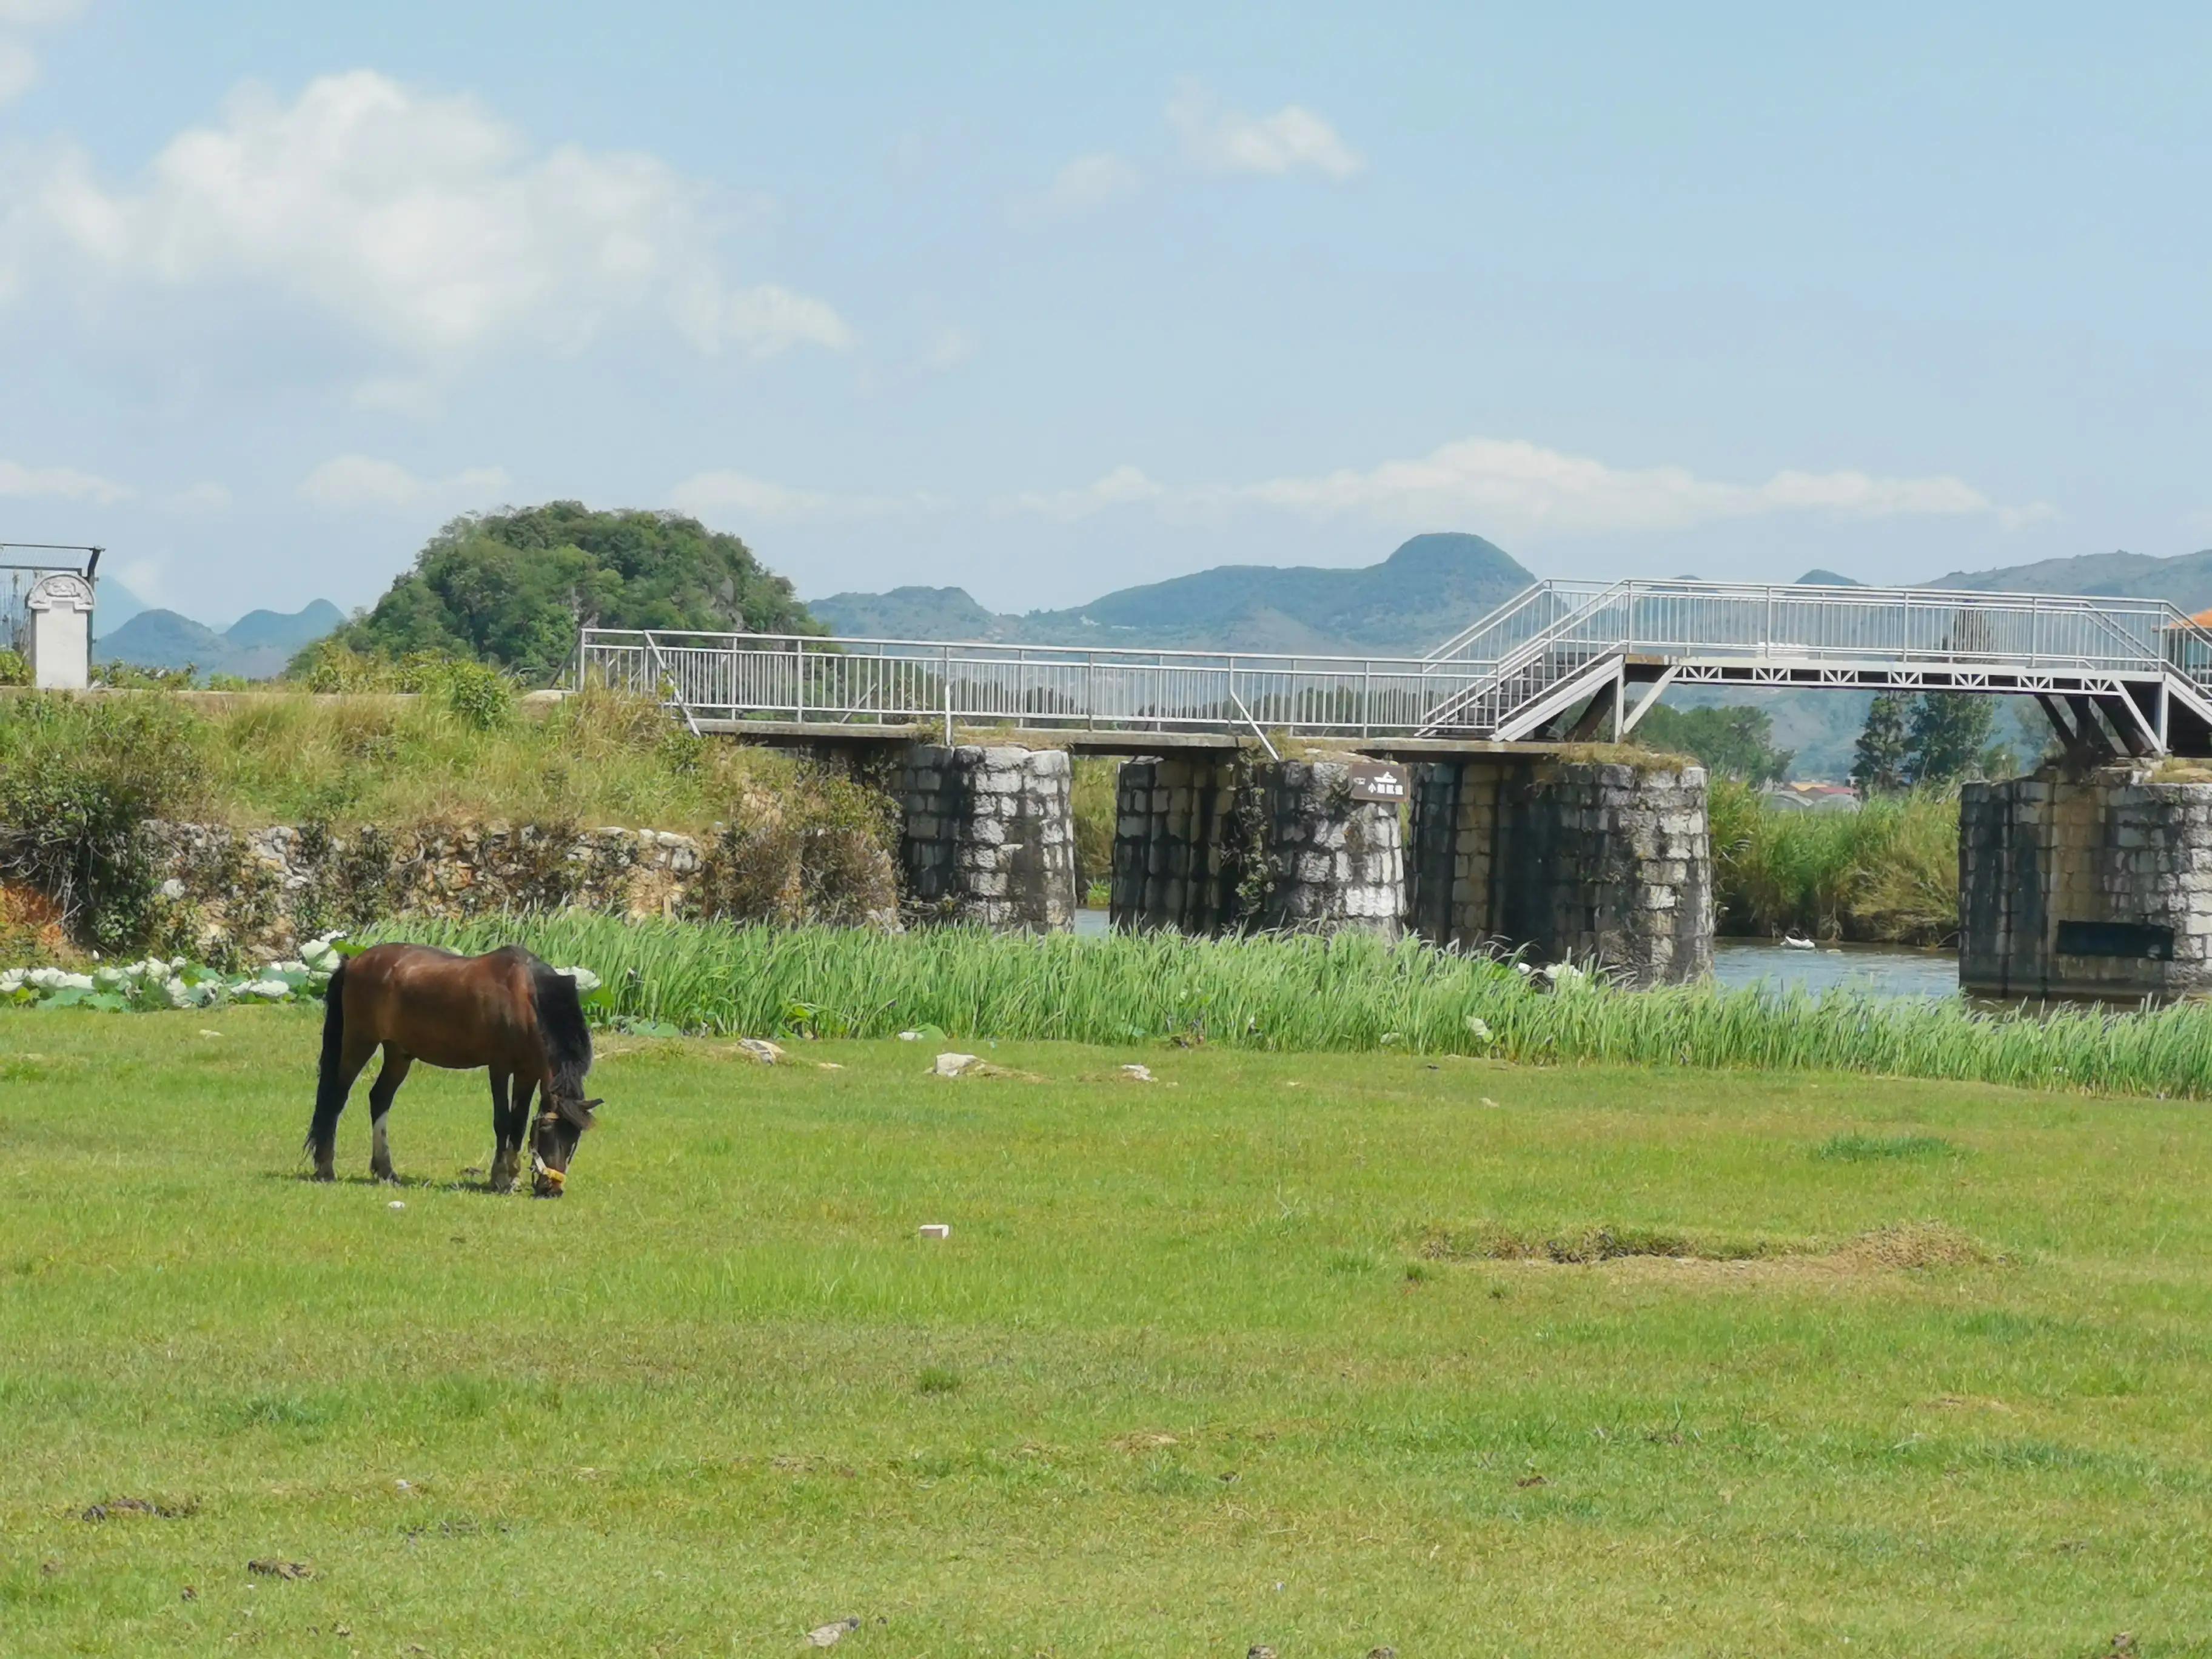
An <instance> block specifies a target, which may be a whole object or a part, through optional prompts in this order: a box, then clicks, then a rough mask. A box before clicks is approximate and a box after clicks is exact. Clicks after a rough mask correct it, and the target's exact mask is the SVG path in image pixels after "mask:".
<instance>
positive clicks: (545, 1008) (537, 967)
mask: <svg viewBox="0 0 2212 1659" xmlns="http://www.w3.org/2000/svg"><path fill="white" fill-rule="evenodd" d="M530 977H531V984H532V994H533V997H534V999H535V1000H536V1002H537V1004H538V1035H539V1036H542V1037H543V1038H544V1041H545V1057H546V1059H547V1060H550V1061H551V1062H552V1069H553V1085H554V1087H555V1088H556V1089H557V1090H559V1091H561V1093H562V1095H564V1096H566V1097H569V1098H572V1099H573V1098H575V1097H580V1096H581V1095H582V1093H583V1092H584V1074H585V1073H586V1072H588V1071H590V1070H591V1069H592V1028H591V1027H590V1026H588V1025H586V1024H585V1023H584V1003H583V999H582V998H580V997H579V996H578V995H577V994H576V981H574V980H573V979H571V978H569V977H568V975H566V974H562V973H556V972H555V971H554V970H553V969H550V968H549V967H547V966H546V965H545V964H544V963H542V962H540V961H539V960H538V958H537V957H531V958H530Z"/></svg>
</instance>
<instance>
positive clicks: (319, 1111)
mask: <svg viewBox="0 0 2212 1659" xmlns="http://www.w3.org/2000/svg"><path fill="white" fill-rule="evenodd" d="M345 971H346V970H345V963H343V962H342V963H338V965H337V968H336V969H334V970H333V971H332V972H331V982H330V983H329V984H328V985H326V986H325V987H323V1068H322V1071H321V1073H320V1074H319V1076H318V1078H317V1079H316V1083H315V1120H314V1121H313V1122H312V1123H310V1124H309V1125H308V1126H307V1150H308V1151H309V1152H313V1154H314V1155H315V1163H316V1164H317V1166H318V1167H319V1168H327V1167H328V1166H329V1164H330V1162H331V1156H332V1155H333V1154H334V1153H335V1152H336V1151H337V1141H338V1115H339V1114H340V1113H341V1112H343V1111H344V1110H345V1103H346V1095H347V1092H348V1091H347V1087H346V1085H347V1083H348V1082H349V1079H347V1078H346V1077H345V1075H344V1073H343V1061H344V1054H345Z"/></svg>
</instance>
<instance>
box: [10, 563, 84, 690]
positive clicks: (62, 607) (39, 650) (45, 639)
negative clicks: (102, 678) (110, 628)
mask: <svg viewBox="0 0 2212 1659" xmlns="http://www.w3.org/2000/svg"><path fill="white" fill-rule="evenodd" d="M23 608H24V609H25V610H27V611H29V612H30V613H31V684H33V685H35V686H38V687H39V688H40V689H41V690H50V691H82V690H84V688H85V687H86V686H88V685H89V684H91V683H92V584H91V583H90V582H88V581H87V580H85V579H84V578H83V577H82V576H79V575H76V574H72V573H71V572H69V571H66V570H56V571H53V572H51V573H50V574H46V575H44V576H41V577H40V578H39V580H37V581H35V582H33V583H32V584H31V592H30V596H29V597H28V598H27V599H25V600H24V601H23Z"/></svg>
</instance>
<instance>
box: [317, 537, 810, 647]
mask: <svg viewBox="0 0 2212 1659" xmlns="http://www.w3.org/2000/svg"><path fill="white" fill-rule="evenodd" d="M591 626H598V627H602V628H653V629H670V630H675V631H681V630H684V629H700V630H704V631H708V632H719V631H725V630H727V631H746V632H752V633H769V634H777V633H781V634H819V633H820V632H821V631H822V629H821V627H820V626H819V624H817V623H816V622H815V621H814V619H813V618H812V617H810V616H809V615H808V614H807V611H806V607H805V606H804V605H801V604H799V600H798V599H797V598H796V597H795V596H794V595H793V592H792V587H791V584H790V583H789V582H788V581H786V580H784V579H783V578H782V577H781V576H779V575H776V574H774V573H773V572H771V571H769V570H768V569H766V568H763V566H762V565H761V563H760V562H759V560H757V559H756V558H755V557H754V556H753V554H752V551H751V550H750V549H749V548H748V547H746V545H745V544H744V543H743V542H741V541H739V540H738V538H736V537H735V536H729V535H723V534H720V533H718V532H714V531H710V530H708V528H707V527H706V526H704V525H702V524H701V523H700V522H699V521H698V520H696V519H690V518H686V517H684V516H683V515H682V514H680V513H643V512H617V513H595V512H593V511H592V510H591V509H590V508H588V507H585V506H584V505H583V504H582V503H581V502H580V501H551V502H548V503H547V504H546V505H544V506H543V507H524V508H521V509H520V510H518V511H515V512H511V513H471V514H469V515H467V516H465V517H463V518H459V519H456V520H453V522H452V523H451V524H449V525H447V526H446V527H445V528H444V529H443V530H441V531H440V532H438V533H437V534H436V535H435V536H433V537H432V538H430V540H429V542H428V544H426V545H425V546H424V547H423V549H422V552H420V553H419V554H417V555H416V559H415V568H413V569H412V570H410V571H409V572H408V573H407V574H404V575H403V576H401V577H400V578H399V579H398V580H397V581H395V582H393V583H392V586H391V588H390V589H389V590H388V591H387V592H386V593H385V595H384V597H383V598H382V599H380V600H378V601H377V604H376V607H375V609H374V610H373V611H369V612H368V614H367V615H366V616H362V617H356V618H355V619H354V620H353V621H351V622H349V623H347V624H346V625H345V626H344V627H343V628H341V629H338V631H337V634H335V635H332V638H333V639H334V640H335V641H336V642H337V644H338V645H341V646H343V647H348V648H349V649H351V650H354V651H358V652H361V653H364V654H366V655H369V656H374V657H382V658H396V657H402V656H405V655H407V654H408V653H411V652H425V651H427V652H441V653H447V654H448V655H452V656H458V657H466V658H473V659H476V660H477V661H479V662H488V663H495V664H497V665H499V666H501V667H502V668H506V669H507V670H510V671H513V673H515V674H517V675H519V676H520V677H521V678H523V679H525V680H528V681H534V682H537V683H539V684H544V683H546V682H549V681H551V680H553V679H555V678H558V677H559V676H560V674H561V673H562V671H563V670H564V669H565V668H566V667H567V666H568V663H569V661H570V659H572V658H573V656H574V653H575V649H576V638H577V634H578V631H579V630H580V629H583V628H586V627H591ZM312 649H313V647H311V652H312ZM306 654H307V653H303V659H304V656H305V655H306ZM299 666H300V664H299V663H298V662H295V669H296V668H298V667H299Z"/></svg>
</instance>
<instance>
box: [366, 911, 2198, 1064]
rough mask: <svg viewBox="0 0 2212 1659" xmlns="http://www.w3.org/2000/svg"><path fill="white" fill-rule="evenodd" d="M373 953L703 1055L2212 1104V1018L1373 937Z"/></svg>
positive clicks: (424, 932)
mask: <svg viewBox="0 0 2212 1659" xmlns="http://www.w3.org/2000/svg"><path fill="white" fill-rule="evenodd" d="M369 936H370V937H386V938H400V939H418V940H422V941H425V942H428V943H438V944H444V945H450V946H452V947H453V948H455V949H458V950H462V951H485V950H489V949H492V948H494V947H495V946H497V945H501V944H506V943H508V942H520V943H524V944H526V945H529V946H530V947H531V948H532V949H533V950H535V951H538V954H539V955H541V956H543V957H545V958H546V959H547V960H549V961H551V962H556V963H563V964H568V963H578V964H581V965H583V966H585V967H588V968H590V969H592V970H593V971H594V972H595V973H597V974H599V975H600V977H601V978H602V979H603V980H604V981H605V985H604V987H603V988H602V990H601V992H600V993H599V995H600V997H602V998H603V999H605V1010H604V1011H605V1012H606V1013H608V1014H612V1015H615V1016H617V1017H627V1018H630V1019H633V1020H642V1021H649V1022H656V1023H661V1024H667V1025H669V1026H671V1027H677V1028H680V1029H683V1030H690V1031H696V1032H715V1033H722V1034H726V1035H733V1036H734V1035H754V1036H758V1035H777V1036H781V1035H784V1034H787V1033H802V1032H804V1033H812V1034H816V1035H820V1036H863V1037H876V1036H890V1035H892V1034H893V1033H896V1032H897V1031H900V1030H908V1029H915V1028H920V1027H921V1026H924V1025H933V1026H936V1027H938V1028H939V1029H940V1030H944V1031H945V1032H947V1033H949V1034H950V1035H951V1036H952V1037H953V1038H955V1039H957V1040H959V1041H963V1042H968V1041H975V1040H979V1039H993V1038H996V1039H1001V1040H1006V1041H1024V1042H1034V1041H1068V1042H1107V1043H1110V1042H1158V1041H1163V1040H1165V1041H1171V1042H1205V1043H1208V1044H1214V1045H1224V1046H1228V1047H1231V1048H1242V1049H1246V1050H1251V1051H1261V1050H1271V1049H1272V1050H1278V1051H1283V1050H1297V1051H1338V1052H1343V1051H1351V1052H1386V1053H1387V1052H1389V1050H1392V1049H1397V1048H1402V1049H1407V1050H1411V1051H1413V1052H1417V1053H1419V1054H1429V1055H1437V1054H1462V1055H1492V1056H1497V1057H1502V1058H1505V1059H1510V1060H1523V1061H1529V1062H1536V1063H1547V1064H1549V1063H1557V1064H1581V1063H1586V1062H1625V1063H1633V1064H1644V1065H1670V1066H1696V1067H1715V1068H1741V1069H1752V1070H1764V1071H1770V1072H1806V1071H1838V1072H1858V1073H1875V1074H1881V1075H1888V1076H1899V1077H1923V1078H1947V1079H1961V1080H1973V1081H1978V1082H1984V1083H2003V1084H2014V1085H2042V1086H2060V1087H2067V1088H2078V1089H2086V1090H2094V1091H2103V1092H2112V1093H2142V1094H2147V1095H2155V1094H2164V1095H2172V1096H2183V1095H2194V1096H2207V1097H2212V1009H2207V1008H2206V1007H2205V1006H2203V1005H2201V1004H2177V1005H2175V1006H2170V1007H2166V1008H2164V1009H2160V1010H2157V1011H2154V1012H2114V1011H2111V1010H2107V1009H2105V1008H2101V1007H2080V1008H2074V1009H2063V1010H2057V1011H2053V1012H2050V1013H2048V1014H2047V1015H2044V1016H2041V1017H2037V1016H2033V1015H2030V1014H2027V1013H2025V1012H2022V1013H2017V1014H2013V1013H2007V1014H1989V1013H1984V1012H1978V1011H1976V1010H1973V1009H1970V1008H1968V1007H1966V1006H1963V1005H1961V1004H1960V1003H1959V1002H1957V1001H1954V1000H1949V999H1939V998H1935V997H1863V996H1855V995H1851V994H1832V995H1830V996H1828V997H1826V998H1821V999H1815V998H1813V997H1810V996H1808V995H1804V994H1797V995H1794V996H1777V995H1774V994H1770V993H1766V992H1764V991H1759V990H1746V991H1719V990H1716V989H1714V988H1712V987H1710V986H1683V987H1670V988H1665V989H1659V990H1652V991H1619V990H1612V989H1608V988H1606V987H1601V986H1587V985H1586V986H1583V987H1579V988H1575V989H1571V990H1569V991H1566V992H1564V993H1562V994H1547V993H1545V992H1542V991H1541V990H1537V989H1534V988H1532V987H1531V986H1530V984H1529V983H1528V981H1527V980H1525V979H1524V978H1523V977H1522V975H1519V974H1518V973H1516V972H1515V971H1514V969H1512V967H1511V966H1510V964H1505V963H1498V962H1495V961H1492V960H1489V959H1486V958H1481V957H1467V956H1462V955H1459V954H1456V953H1455V952H1450V951H1437V950H1435V949H1433V948H1431V947H1430V946H1427V945H1421V944H1419V943H1413V942H1408V943H1407V944H1405V945H1398V946H1389V945H1382V944H1380V943H1378V942H1376V940H1374V939H1371V938H1369V937H1367V936H1365V935H1359V934H1346V935H1341V936H1340V937H1338V938H1336V939H1333V940H1332V939H1316V938H1313V937H1310V936H1306V937H1296V938H1274V937H1262V938H1258V939H1244V940H1219V941H1213V940H1202V939H1186V938H1182V937H1181V936H1179V935H1176V934H1168V933H1152V934H1143V935H1126V934H1125V935H1121V936H1117V937H1113V938H1105V939H1074V938H1069V937H1066V936H1061V937H1057V938H1042V939H1040V938H1032V937H1029V936H1024V935H994V934H989V933H978V932H974V931H970V930H966V929H946V928H929V929H921V930H916V931H914V932H910V933H905V934H899V935H885V934H879V933H866V932H860V931H856V930H852V929H841V928H827V927H810V928H765V927H739V926H734V925H732V924H727V923H684V922H672V923H671V922H657V921H655V922H643V923H626V922H622V921H615V920H612V919H611V918H607V917H601V916H592V915H581V914H578V913H574V912H569V913H564V914H561V915H552V916H532V917H519V918H518V917H501V916H492V917H484V918H479V919H477V920H475V921H466V922H438V921H395V922H392V923H391V924H390V925H389V926H387V927H383V928H381V929H379V930H375V931H374V933H372V934H371V935H369Z"/></svg>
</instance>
